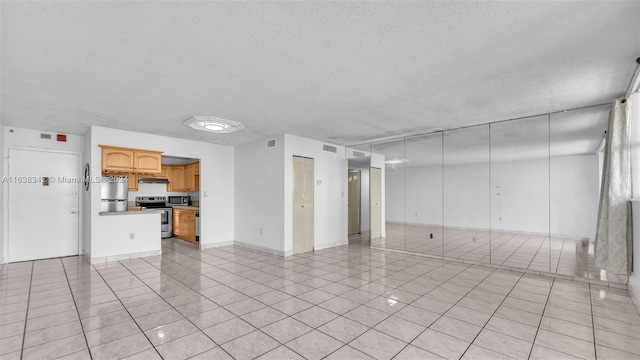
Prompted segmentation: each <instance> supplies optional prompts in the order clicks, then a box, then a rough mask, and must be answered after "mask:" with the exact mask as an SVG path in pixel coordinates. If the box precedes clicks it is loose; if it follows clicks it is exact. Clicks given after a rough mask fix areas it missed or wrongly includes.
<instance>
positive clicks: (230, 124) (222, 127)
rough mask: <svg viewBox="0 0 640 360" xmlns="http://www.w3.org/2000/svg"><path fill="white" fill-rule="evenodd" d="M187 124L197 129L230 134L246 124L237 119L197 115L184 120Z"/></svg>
mask: <svg viewBox="0 0 640 360" xmlns="http://www.w3.org/2000/svg"><path fill="white" fill-rule="evenodd" d="M184 124H185V125H187V126H189V127H191V128H194V129H196V130H202V131H208V132H212V133H216V134H228V133H232V132H234V131H238V130H240V129H244V126H243V125H242V124H240V123H239V122H237V121H231V120H226V119H221V118H217V117H215V116H202V115H196V116H193V117H192V118H190V119H189V120H187V121H185V122H184Z"/></svg>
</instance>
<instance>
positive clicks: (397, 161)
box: [384, 159, 409, 165]
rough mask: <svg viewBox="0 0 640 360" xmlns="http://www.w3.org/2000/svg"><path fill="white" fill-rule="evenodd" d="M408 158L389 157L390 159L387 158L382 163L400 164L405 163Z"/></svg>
mask: <svg viewBox="0 0 640 360" xmlns="http://www.w3.org/2000/svg"><path fill="white" fill-rule="evenodd" d="M408 161H409V160H408V159H391V160H387V161H385V162H384V163H385V164H387V165H397V164H402V163H406V162H408Z"/></svg>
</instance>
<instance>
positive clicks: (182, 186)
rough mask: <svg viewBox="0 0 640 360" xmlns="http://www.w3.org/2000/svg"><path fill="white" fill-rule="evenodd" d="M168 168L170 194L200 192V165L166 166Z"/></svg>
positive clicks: (196, 163)
mask: <svg viewBox="0 0 640 360" xmlns="http://www.w3.org/2000/svg"><path fill="white" fill-rule="evenodd" d="M164 166H165V167H166V168H167V177H168V178H169V183H168V184H167V191H168V192H185V191H200V163H199V162H195V163H191V164H184V165H164Z"/></svg>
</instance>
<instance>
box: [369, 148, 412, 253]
mask: <svg viewBox="0 0 640 360" xmlns="http://www.w3.org/2000/svg"><path fill="white" fill-rule="evenodd" d="M371 152H372V153H373V154H377V155H379V156H382V157H383V158H384V162H383V166H382V167H381V168H378V167H376V164H374V163H373V162H372V164H371V222H372V226H371V228H372V231H371V246H372V247H379V248H386V249H393V250H405V248H406V247H405V233H404V222H405V183H404V179H405V177H404V170H405V163H406V162H407V159H406V157H405V152H404V138H402V139H399V140H393V141H388V142H382V143H374V144H372V146H371ZM378 182H379V183H380V185H379V186H377V185H376V184H377V183H378ZM376 199H379V201H380V203H381V205H382V206H383V207H382V206H381V208H380V210H379V211H380V213H381V215H380V218H379V220H378V210H377V209H376V204H377V203H378V201H376ZM383 209H384V211H383ZM376 221H380V231H379V232H378V231H376V228H377V227H376V226H375V222H376Z"/></svg>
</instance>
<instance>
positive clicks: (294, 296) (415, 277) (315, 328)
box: [167, 253, 489, 356]
mask: <svg viewBox="0 0 640 360" xmlns="http://www.w3.org/2000/svg"><path fill="white" fill-rule="evenodd" d="M183 254H184V253H183ZM185 256H188V257H191V256H189V255H186V254H185ZM167 259H168V258H167ZM192 259H194V260H199V259H196V258H193V257H192ZM169 260H171V261H174V260H172V259H169ZM199 261H201V260H199ZM398 261H400V260H397V261H394V263H395V262H398ZM174 262H175V261H174ZM369 262H371V260H369ZM450 263H451V262H444V263H443V264H441V265H440V266H438V267H436V268H434V269H431V270H429V271H428V272H426V273H424V274H427V273H429V272H431V271H434V270H437V269H439V268H441V267H442V266H444V265H446V264H450ZM178 265H181V266H183V267H185V268H187V269H189V268H188V267H186V266H184V265H182V264H179V263H178ZM214 266H215V265H214ZM412 266H413V265H412ZM382 267H383V266H382V265H381V266H377V267H374V269H377V268H382ZM469 267H471V265H469V266H467V267H466V268H465V269H464V270H466V269H468V268H469ZM405 269H406V268H405ZM189 270H191V269H189ZM223 270H224V269H223ZM464 270H461V271H459V272H458V273H456V274H455V275H457V274H459V273H461V272H462V271H464ZM191 271H193V270H191ZM293 271H295V270H293ZM369 271H370V270H369ZM401 271H402V270H399V271H394V272H393V273H399V272H401ZM295 272H297V273H302V272H298V271H295ZM362 273H364V272H361V274H362ZM424 274H422V275H424ZM422 275H419V276H413V275H412V276H413V278H412V279H411V280H408V281H406V282H404V283H403V285H404V284H406V283H408V282H411V281H413V280H415V279H417V278H418V277H420V276H422ZM455 275H453V276H452V277H454V276H455ZM204 276H206V275H204ZM239 276H241V277H243V278H245V277H244V276H242V275H239ZM487 276H489V275H487ZM207 277H208V276H207ZM245 279H247V278H245ZM212 280H213V279H212ZM214 281H215V280H214ZM327 281H328V280H327ZM374 281H375V280H374ZM293 282H295V281H293ZM295 283H297V284H301V283H299V282H295ZM337 283H338V282H331V284H337ZM369 283H373V282H372V281H370V282H369ZM443 284H444V282H443ZM327 285H329V284H327ZM440 285H442V284H440ZM440 285H438V286H440ZM345 286H347V285H345ZM363 286H364V285H363ZM400 286H402V285H400ZM267 287H269V286H267ZM349 287H350V288H351V289H350V290H349V291H347V292H350V291H353V290H357V289H359V288H360V287H361V286H360V287H358V288H352V287H351V286H349ZM398 287H399V286H398ZM398 287H394V288H393V289H397V288H398ZM272 289H273V288H272ZM314 289H317V288H314ZM434 289H435V288H434ZM434 289H432V290H434ZM273 290H276V291H280V290H279V289H273ZM432 290H431V291H432ZM234 291H238V290H236V289H234ZM309 291H313V290H309ZM309 291H306V292H303V293H300V294H298V295H302V294H305V293H307V292H309ZM362 291H365V292H368V291H366V290H362ZM390 291H392V290H390ZM238 292H239V291H238ZM345 293H346V292H345ZM286 294H287V295H290V294H288V293H286ZM343 294H344V293H343ZM371 294H373V293H371ZM201 295H202V294H201ZM298 295H290V296H291V297H292V298H297V299H299V298H298ZM332 295H333V294H332ZM340 295H342V294H340ZM340 295H334V297H333V298H332V299H334V298H338V297H340V298H341V299H345V300H349V301H353V300H350V299H347V298H344V297H341V296H340ZM373 295H376V297H383V296H382V295H384V294H382V295H377V294H373ZM416 295H417V294H416ZM422 296H424V295H422ZM422 296H420V297H422ZM205 297H206V296H205ZM252 298H253V297H252ZM332 299H329V300H327V301H330V300H332ZM299 300H302V299H299ZM416 300H417V299H416ZM256 301H259V300H256ZM302 301H304V300H302ZM414 301H415V300H414ZM259 302H261V301H259ZM324 302H326V301H323V302H322V303H324ZM261 303H262V302H261ZM262 304H264V303H262ZM310 304H311V305H312V306H311V307H309V308H307V309H310V308H313V307H316V306H317V307H320V306H319V305H320V304H321V303H320V304H317V305H316V304H312V303H310ZM264 305H266V306H268V307H271V306H270V305H267V304H264ZM407 305H409V304H407ZM360 306H366V305H364V303H362V304H359V305H358V306H356V307H355V308H353V309H351V310H349V311H353V310H355V309H356V308H359V307H360ZM222 307H224V306H222ZM367 307H368V306H367ZM320 308H322V307H320ZM307 309H304V310H301V311H299V312H297V313H294V314H293V315H288V314H284V315H287V317H290V318H292V319H294V320H296V321H299V320H297V319H295V318H293V316H294V315H297V314H299V313H301V312H303V311H305V310H307ZM322 309H324V310H326V311H329V312H331V313H334V314H335V315H337V317H344V314H337V313H335V312H333V311H331V310H328V309H325V308H322ZM258 310H260V309H258ZM258 310H256V311H258ZM275 310H276V311H277V309H275ZM374 310H377V309H374ZM349 311H347V312H349ZM345 314H346V312H345ZM234 315H235V314H234ZM392 315H393V314H390V315H389V316H388V317H391V316H392ZM237 317H239V316H237ZM388 317H386V318H385V319H384V320H386V319H387V318H388ZM347 319H349V318H347ZM282 320H284V319H282ZM333 320H335V319H333ZM333 320H331V321H333ZM349 320H351V319H349ZM384 320H382V321H384ZM352 321H353V320H352ZM355 321H356V322H358V321H357V320H355ZM382 321H380V322H382ZM276 322H277V321H276ZM329 322H330V321H329ZM327 323H328V322H327ZM358 323H359V324H361V325H363V326H366V327H368V328H369V329H367V331H368V330H370V329H373V328H374V327H375V326H377V324H376V325H374V327H369V326H368V325H365V324H362V323H360V322H358ZM325 324H326V323H325ZM325 324H321V325H319V326H317V327H311V328H312V329H313V330H317V329H318V328H320V327H322V326H324V325H325ZM305 325H307V326H308V324H306V323H305ZM267 326H268V325H267ZM257 330H260V329H257ZM313 330H310V331H308V332H306V333H304V334H301V335H300V336H303V335H305V334H308V333H309V332H311V331H313ZM365 332H366V331H365ZM263 333H264V332H263ZM322 333H323V332H322ZM323 334H325V333H323ZM265 335H267V336H269V335H268V334H265ZM325 335H328V336H329V337H331V338H333V339H335V338H334V337H333V336H331V335H330V334H325ZM300 336H298V337H300ZM269 337H271V336H269ZM298 337H296V338H294V339H291V340H290V341H293V340H295V339H297V338H298ZM274 340H275V341H276V342H278V343H279V344H281V345H282V346H285V347H286V348H287V349H290V350H292V351H294V350H293V349H291V348H290V347H288V346H286V344H282V343H280V342H279V341H278V340H276V339H274ZM335 340H337V341H339V342H340V343H341V344H342V346H340V347H339V348H337V349H336V350H334V351H333V352H331V353H329V354H328V355H327V356H330V355H331V354H333V353H334V352H335V351H338V350H340V349H341V348H343V347H345V346H347V345H348V344H349V343H351V341H350V342H349V343H343V342H342V341H340V340H339V339H335ZM354 340H355V339H354ZM290 341H288V342H290ZM401 341H402V340H401ZM288 342H287V343H288ZM270 351H271V350H270ZM358 351H359V350H358ZM294 352H295V351H294ZM296 353H297V352H296ZM262 355H264V354H262ZM299 355H300V354H299ZM301 356H302V355H301Z"/></svg>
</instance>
